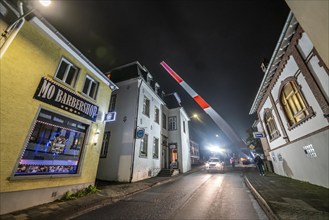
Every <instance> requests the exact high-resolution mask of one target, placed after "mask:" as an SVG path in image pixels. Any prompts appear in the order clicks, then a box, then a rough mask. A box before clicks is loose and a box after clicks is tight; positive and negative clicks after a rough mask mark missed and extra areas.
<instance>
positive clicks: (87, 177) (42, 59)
mask: <svg viewBox="0 0 329 220" xmlns="http://www.w3.org/2000/svg"><path fill="white" fill-rule="evenodd" d="M0 4H2V5H1V7H2V8H5V9H6V10H1V13H2V16H3V17H4V18H5V19H4V20H1V32H2V35H3V37H2V39H1V60H0V64H1V69H0V70H1V74H0V76H1V80H0V82H1V96H0V100H1V131H0V135H1V136H0V150H1V151H0V152H1V160H0V161H1V162H0V165H1V166H0V198H1V203H0V209H1V212H0V214H5V213H9V212H12V211H15V210H20V209H24V208H28V207H31V206H35V205H38V204H42V203H47V202H51V201H53V200H55V199H58V198H60V197H61V196H62V195H63V194H64V193H65V192H67V191H74V190H78V189H81V188H84V187H87V186H88V185H94V182H95V177H96V171H97V166H98V162H99V154H100V149H101V145H102V138H103V133H104V132H103V131H104V125H105V123H104V115H105V113H106V112H107V111H108V106H109V99H110V97H111V93H112V91H113V90H115V89H117V86H116V85H115V84H114V83H113V82H111V81H110V80H109V79H108V78H107V77H106V76H105V75H104V74H103V73H102V72H101V71H100V70H99V69H97V68H96V67H95V66H94V65H93V64H92V63H91V62H90V61H88V59H86V57H84V56H83V55H82V54H81V53H80V52H79V51H78V50H77V49H76V48H74V47H73V46H72V45H71V44H70V43H69V42H68V41H67V40H66V39H65V38H64V37H63V36H62V35H60V34H59V33H58V32H57V31H56V30H55V29H54V28H53V27H52V26H51V25H50V24H49V23H47V22H46V21H45V20H44V19H42V18H37V17H35V16H34V17H33V18H31V19H30V20H28V21H26V20H24V19H21V20H19V21H18V22H16V23H15V26H13V28H11V30H9V31H8V33H4V31H5V29H6V28H7V27H9V26H10V22H12V20H13V19H12V18H10V16H13V12H15V11H12V10H11V9H10V7H8V5H7V4H6V1H1V2H0ZM17 17H19V14H18V13H16V18H15V19H17ZM7 18H8V19H7ZM6 19H7V20H8V22H7V23H6V22H5V20H6ZM15 19H14V20H15Z"/></svg>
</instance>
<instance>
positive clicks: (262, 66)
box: [260, 58, 268, 73]
mask: <svg viewBox="0 0 329 220" xmlns="http://www.w3.org/2000/svg"><path fill="white" fill-rule="evenodd" d="M267 67H268V61H267V59H266V58H264V59H263V61H262V64H261V65H260V68H261V69H262V70H263V72H264V73H265V72H266V70H267Z"/></svg>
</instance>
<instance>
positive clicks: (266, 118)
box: [264, 109, 280, 140]
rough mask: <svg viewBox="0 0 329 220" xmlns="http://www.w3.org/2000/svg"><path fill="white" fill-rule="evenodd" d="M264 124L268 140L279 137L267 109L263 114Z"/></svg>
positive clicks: (269, 111)
mask: <svg viewBox="0 0 329 220" xmlns="http://www.w3.org/2000/svg"><path fill="white" fill-rule="evenodd" d="M264 123H265V125H266V130H267V133H268V135H269V138H270V140H273V139H275V138H277V137H279V136H280V133H279V131H278V129H277V127H276V123H275V121H274V118H273V115H272V113H271V110H269V109H267V110H266V111H265V114H264Z"/></svg>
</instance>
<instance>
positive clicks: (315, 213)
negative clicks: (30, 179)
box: [0, 166, 329, 220]
mask: <svg viewBox="0 0 329 220" xmlns="http://www.w3.org/2000/svg"><path fill="white" fill-rule="evenodd" d="M202 168H203V166H200V167H194V168H193V169H192V170H191V171H189V172H187V173H185V174H179V175H176V176H173V177H153V178H150V179H146V180H142V181H138V182H134V183H122V184H113V183H111V184H104V185H103V186H99V188H100V189H101V190H102V191H101V192H99V193H96V194H92V195H88V196H85V197H82V198H79V199H76V200H70V201H64V202H63V201H55V202H51V203H48V204H44V205H40V206H36V207H32V208H29V209H25V210H21V211H17V212H13V213H10V214H6V215H2V216H0V218H1V219H6V220H7V219H8V220H9V219H10V220H18V219H19V220H23V219H47V220H53V219H61V220H62V219H71V218H73V217H76V216H78V215H81V214H83V213H86V212H89V211H91V210H94V209H97V208H100V207H102V206H105V205H107V204H111V203H113V202H116V201H119V200H121V199H123V198H125V197H127V196H130V195H133V194H135V193H137V192H141V191H143V190H146V189H149V188H150V187H152V186H155V185H158V184H163V183H166V182H169V181H174V180H176V179H178V178H179V177H182V176H184V175H188V174H190V173H192V172H196V171H199V170H200V169H202ZM237 171H238V172H241V173H243V174H244V178H245V182H246V185H247V186H248V187H249V188H250V190H251V192H252V193H253V194H254V196H255V197H256V199H257V200H258V202H259V204H260V205H261V206H262V208H263V209H264V211H265V212H266V214H267V215H268V216H269V218H270V219H328V220H329V189H326V188H323V187H319V186H315V185H312V184H309V183H305V182H301V181H297V180H293V179H290V178H286V177H282V176H279V175H276V174H273V173H267V175H266V176H259V174H258V173H257V171H256V168H255V167H247V168H243V167H236V168H235V172H237ZM227 172H230V169H229V170H228V171H227ZM224 175H225V174H224Z"/></svg>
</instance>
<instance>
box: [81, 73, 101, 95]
mask: <svg viewBox="0 0 329 220" xmlns="http://www.w3.org/2000/svg"><path fill="white" fill-rule="evenodd" d="M98 86H99V82H97V81H96V80H95V79H93V78H92V77H90V76H88V75H87V76H86V80H85V84H84V86H83V89H82V93H83V94H85V95H87V96H89V97H90V98H92V99H96V96H97V92H98Z"/></svg>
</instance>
